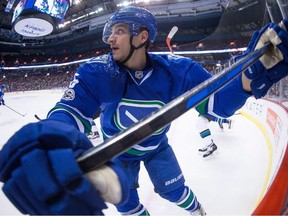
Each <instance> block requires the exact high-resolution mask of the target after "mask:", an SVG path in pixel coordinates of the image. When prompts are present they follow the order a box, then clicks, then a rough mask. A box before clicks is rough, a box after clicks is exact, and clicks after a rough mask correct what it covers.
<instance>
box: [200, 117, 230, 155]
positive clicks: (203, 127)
mask: <svg viewBox="0 0 288 216" xmlns="http://www.w3.org/2000/svg"><path fill="white" fill-rule="evenodd" d="M211 121H213V122H217V123H218V125H219V127H220V128H221V129H222V130H223V129H224V126H223V123H226V124H228V129H231V127H232V121H233V120H232V119H226V118H218V117H215V116H212V115H205V116H204V115H199V116H198V119H197V121H196V128H197V130H198V131H199V134H200V136H201V138H202V140H203V144H204V146H203V148H200V149H198V151H199V153H200V154H202V156H203V158H205V159H207V158H210V157H211V156H213V155H214V154H215V153H217V150H218V147H217V145H216V144H215V142H214V141H213V136H212V132H211V130H210V128H209V122H211Z"/></svg>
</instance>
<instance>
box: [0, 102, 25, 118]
mask: <svg viewBox="0 0 288 216" xmlns="http://www.w3.org/2000/svg"><path fill="white" fill-rule="evenodd" d="M4 106H6V107H7V108H9V109H10V110H12V111H14V112H15V113H17V114H19V115H21V116H23V117H24V116H26V114H27V113H25V114H21V113H19V112H17V111H16V110H14V109H12V108H11V107H9V106H7V105H6V104H4Z"/></svg>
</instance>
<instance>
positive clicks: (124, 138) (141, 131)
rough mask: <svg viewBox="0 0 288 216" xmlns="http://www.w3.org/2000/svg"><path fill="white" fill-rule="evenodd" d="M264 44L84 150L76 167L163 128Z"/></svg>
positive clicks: (89, 166) (95, 163) (93, 164)
mask: <svg viewBox="0 0 288 216" xmlns="http://www.w3.org/2000/svg"><path fill="white" fill-rule="evenodd" d="M267 46H269V44H267V45H266V46H264V47H263V48H261V49H259V50H256V51H253V52H250V53H249V54H248V55H247V56H245V57H244V58H242V59H241V60H239V61H238V62H236V63H235V64H233V65H231V66H230V67H229V68H227V69H226V70H223V71H222V72H220V73H219V74H217V75H214V76H212V77H211V78H209V79H207V80H206V81H204V82H203V83H201V84H199V85H198V86H196V87H194V88H192V89H191V90H189V91H187V92H186V93H184V94H183V95H181V96H179V97H178V98H176V99H174V100H172V101H171V102H170V103H168V104H166V105H165V106H164V107H163V108H161V109H159V110H158V111H155V112H153V113H151V114H150V115H149V116H147V117H146V118H144V119H142V120H141V121H139V122H138V123H136V124H134V125H133V126H131V127H130V128H128V129H127V130H124V131H122V132H120V133H119V134H118V135H116V136H114V137H113V138H110V139H108V140H106V141H105V142H103V143H102V144H100V145H98V146H96V147H94V148H91V149H89V150H87V151H85V152H84V153H83V154H82V155H80V156H79V157H78V158H77V162H78V164H79V166H80V167H81V169H82V170H83V171H84V172H89V171H92V170H94V169H97V168H99V167H101V166H102V165H104V164H105V163H107V162H108V161H110V160H111V159H112V158H113V157H115V156H117V155H119V154H121V153H123V152H125V151H126V150H128V149H129V148H130V147H132V146H133V145H135V144H137V143H139V142H140V141H142V140H143V139H145V138H147V137H148V136H150V135H151V134H153V133H154V132H155V131H157V130H159V129H161V128H163V127H165V126H166V125H168V124H169V123H171V122H172V121H173V120H175V119H176V118H178V117H179V116H181V115H182V114H184V113H185V112H187V111H188V110H190V109H191V108H193V107H195V106H196V105H198V104H199V103H201V102H202V101H203V100H205V99H206V98H208V97H209V96H210V95H212V94H213V93H215V92H217V91H218V90H219V89H221V88H222V87H224V86H225V85H226V84H228V83H229V82H231V81H232V80H233V79H234V78H236V77H237V76H238V75H239V74H240V73H242V72H243V71H244V70H246V69H247V68H248V67H249V66H250V65H251V64H253V63H254V62H255V61H257V60H258V59H259V58H260V57H261V56H262V55H263V53H264V52H265V50H266V49H267Z"/></svg>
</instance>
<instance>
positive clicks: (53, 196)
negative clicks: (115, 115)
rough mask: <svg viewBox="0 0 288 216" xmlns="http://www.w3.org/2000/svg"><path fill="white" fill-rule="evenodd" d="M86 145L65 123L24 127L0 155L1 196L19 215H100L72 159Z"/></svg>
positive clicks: (96, 197)
mask: <svg viewBox="0 0 288 216" xmlns="http://www.w3.org/2000/svg"><path fill="white" fill-rule="evenodd" d="M91 147H92V144H91V142H90V141H89V139H88V138H87V136H86V135H84V134H82V133H81V132H79V131H78V130H76V129H75V128H74V127H72V126H69V125H67V124H66V123H62V122H58V121H52V120H43V121H40V122H37V123H30V124H28V125H26V126H24V127H23V128H21V129H20V130H19V131H18V132H16V133H15V134H14V135H13V136H12V137H11V138H10V139H9V140H8V142H7V143H6V145H5V146H4V147H3V149H2V150H1V151H0V181H2V182H3V183H4V186H3V191H4V193H5V194H6V196H7V197H8V198H9V199H10V201H11V202H12V203H13V204H14V205H15V207H17V209H18V210H20V211H21V212H22V213H23V214H34V215H38V214H46V215H49V214H58V215H64V214H65V215H67V214H70V215H72V214H73V215H75V214H76V215H91V214H94V215H98V214H102V210H103V209H105V208H107V206H106V205H105V203H104V201H103V200H102V198H101V197H100V196H99V194H98V192H97V191H96V189H95V186H93V185H92V183H90V182H89V181H88V180H87V178H86V177H85V176H84V175H83V173H82V171H81V170H80V168H79V166H78V164H77V163H76V160H75V157H76V156H78V155H79V154H80V153H82V152H83V151H84V150H86V149H88V148H91ZM106 168H107V167H106ZM108 170H109V171H110V172H112V173H113V170H114V171H115V170H116V173H117V174H119V172H120V170H117V168H113V167H112V169H111V167H110V168H109V167H108ZM120 183H121V186H122V184H123V182H120ZM96 184H97V183H96ZM116 201H119V200H116Z"/></svg>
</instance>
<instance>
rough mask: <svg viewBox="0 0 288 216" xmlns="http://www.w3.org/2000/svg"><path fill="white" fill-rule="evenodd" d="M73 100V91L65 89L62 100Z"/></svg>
mask: <svg viewBox="0 0 288 216" xmlns="http://www.w3.org/2000/svg"><path fill="white" fill-rule="evenodd" d="M74 98H75V91H74V90H73V89H67V90H66V91H65V92H64V95H63V97H62V99H63V100H67V101H68V100H74Z"/></svg>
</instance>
